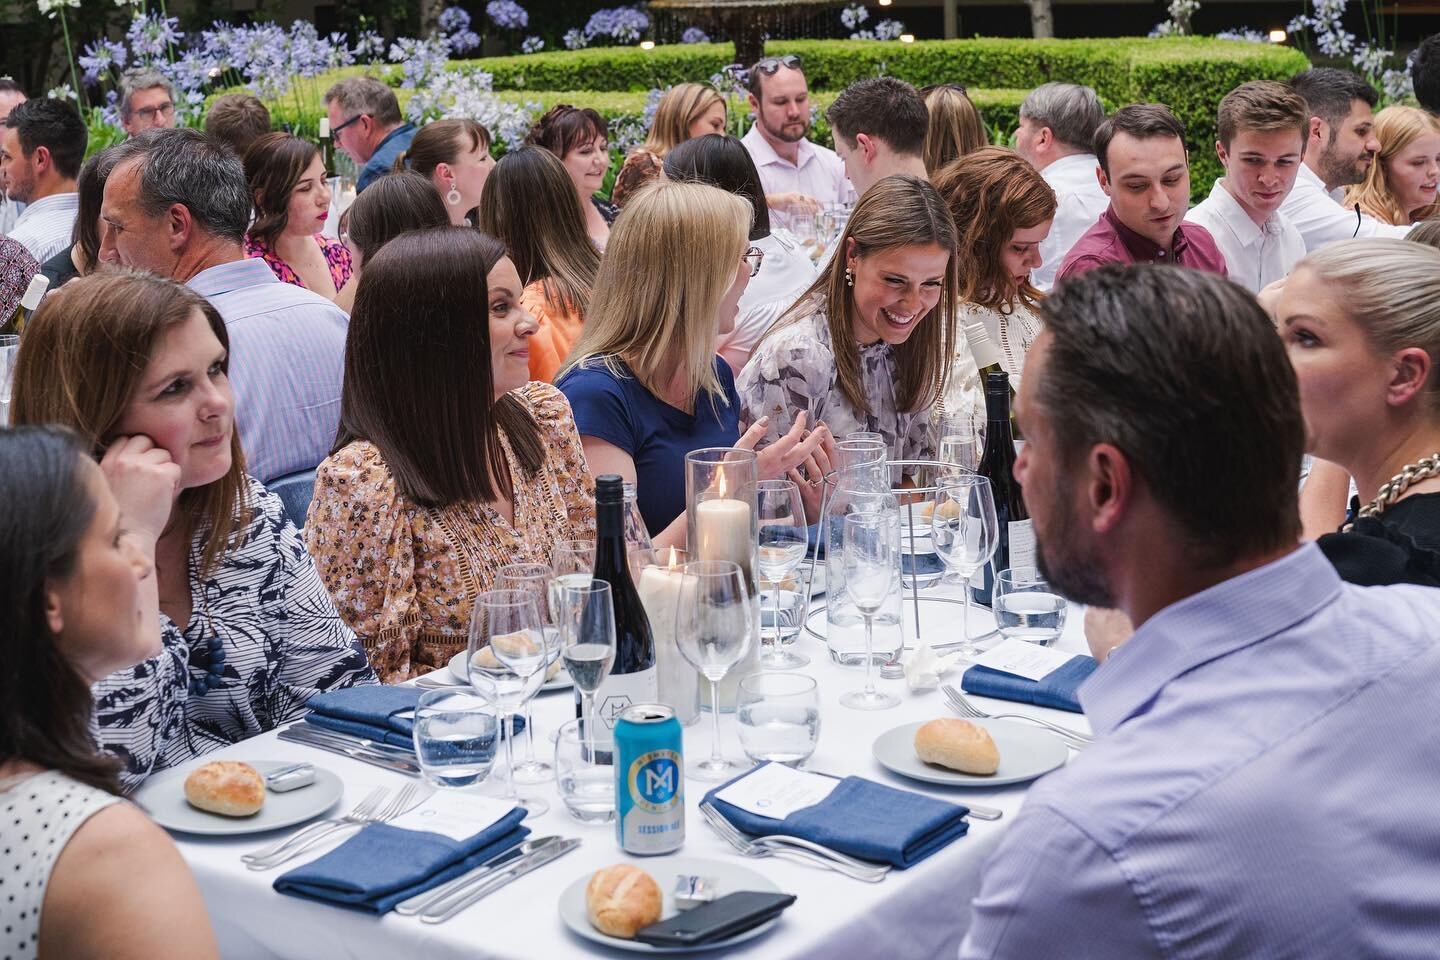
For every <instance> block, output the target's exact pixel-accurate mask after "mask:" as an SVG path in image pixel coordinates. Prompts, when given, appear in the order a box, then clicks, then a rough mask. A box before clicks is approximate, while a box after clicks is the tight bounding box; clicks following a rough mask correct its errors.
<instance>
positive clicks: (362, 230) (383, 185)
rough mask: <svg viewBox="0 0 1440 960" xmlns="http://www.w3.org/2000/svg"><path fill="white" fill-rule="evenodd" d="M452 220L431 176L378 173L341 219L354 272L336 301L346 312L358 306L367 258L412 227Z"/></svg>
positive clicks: (411, 173) (423, 227) (410, 173)
mask: <svg viewBox="0 0 1440 960" xmlns="http://www.w3.org/2000/svg"><path fill="white" fill-rule="evenodd" d="M449 222H450V215H449V214H448V213H447V212H446V210H445V203H444V201H442V200H441V199H440V195H439V194H437V193H436V192H435V188H434V186H433V185H432V184H431V182H430V181H429V180H426V179H425V178H424V177H422V176H420V174H418V173H413V172H411V171H409V170H406V171H404V172H401V173H387V174H385V175H384V176H383V177H376V178H375V179H374V180H373V181H371V183H370V186H368V187H366V188H365V191H364V192H363V193H361V194H360V195H359V196H358V197H356V198H355V202H354V203H352V204H351V205H350V209H348V210H346V211H345V215H344V217H342V219H341V230H340V238H341V239H342V240H343V241H344V242H345V249H347V250H349V251H350V263H351V266H352V269H353V271H354V272H353V274H352V275H351V277H350V282H349V283H347V284H345V289H344V290H341V291H340V296H338V297H336V298H335V303H336V305H337V306H339V307H340V309H342V310H344V311H345V312H346V313H351V312H352V311H353V309H354V307H355V291H356V290H357V289H359V287H360V274H361V271H362V270H363V268H364V266H365V261H366V260H369V259H370V258H371V257H373V256H375V254H377V253H379V252H380V248H381V247H383V246H385V244H387V243H389V242H390V241H391V240H393V239H395V238H396V237H398V236H400V234H402V233H406V232H408V231H410V230H428V229H430V228H432V227H443V226H445V225H446V224H448V223H449Z"/></svg>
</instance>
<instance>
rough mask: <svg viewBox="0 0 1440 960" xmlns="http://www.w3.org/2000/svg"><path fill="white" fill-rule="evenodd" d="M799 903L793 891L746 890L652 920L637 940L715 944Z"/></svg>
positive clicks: (677, 944)
mask: <svg viewBox="0 0 1440 960" xmlns="http://www.w3.org/2000/svg"><path fill="white" fill-rule="evenodd" d="M794 902H795V895H794V894H791V893H761V892H758V891H754V890H742V891H738V892H736V893H731V894H727V895H725V896H723V897H721V898H720V899H718V900H714V901H711V902H710V903H707V904H705V905H704V906H701V907H696V908H695V909H694V910H687V911H685V912H684V913H680V914H677V915H676V916H673V917H671V918H670V919H669V920H661V921H660V922H659V923H652V924H650V926H648V927H645V928H644V929H643V930H640V931H639V932H638V933H636V934H635V939H636V940H639V941H640V942H641V943H648V944H650V945H651V946H654V947H690V946H694V945H696V944H700V943H713V942H714V941H716V940H724V939H726V938H728V937H733V936H735V935H736V934H737V933H744V932H745V931H746V930H749V929H750V928H751V927H758V926H759V925H760V924H762V923H764V922H765V921H767V920H770V919H772V918H774V917H776V916H779V915H780V912H781V911H782V910H784V909H785V908H786V907H788V906H790V904H792V903H794Z"/></svg>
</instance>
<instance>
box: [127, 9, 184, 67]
mask: <svg viewBox="0 0 1440 960" xmlns="http://www.w3.org/2000/svg"><path fill="white" fill-rule="evenodd" d="M179 26H180V21H179V19H177V18H176V17H162V16H160V15H159V14H158V13H146V14H142V15H141V16H138V17H136V18H135V19H134V20H132V21H131V22H130V29H128V30H126V31H125V39H126V41H127V42H128V43H129V44H130V51H131V52H132V53H133V54H135V58H136V60H139V61H146V62H155V61H158V60H160V59H162V58H166V57H167V56H168V51H169V49H170V47H172V46H176V45H178V44H179V43H180V40H181V38H182V37H184V36H185V34H183V33H181V32H180V30H179V29H178V28H179Z"/></svg>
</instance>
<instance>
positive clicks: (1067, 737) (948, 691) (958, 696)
mask: <svg viewBox="0 0 1440 960" xmlns="http://www.w3.org/2000/svg"><path fill="white" fill-rule="evenodd" d="M940 689H941V691H942V692H943V693H944V694H945V700H946V701H947V702H948V703H949V704H950V706H951V708H952V709H954V711H955V712H956V713H958V714H960V716H962V717H965V718H966V719H969V720H1028V721H1030V722H1031V723H1038V724H1039V725H1040V726H1042V727H1044V728H1045V729H1047V730H1049V731H1050V732H1051V733H1054V734H1056V735H1058V736H1059V737H1060V739H1062V740H1064V741H1065V743H1066V745H1067V746H1069V747H1070V749H1071V750H1084V749H1085V748H1086V747H1088V746H1091V745H1092V744H1094V742H1095V738H1094V737H1093V736H1091V735H1090V734H1088V733H1081V732H1080V731H1079V730H1071V729H1070V728H1069V727H1062V726H1061V725H1060V724H1058V723H1051V722H1050V721H1049V720H1042V719H1040V718H1039V717H1032V716H1029V715H1028V714H1023V713H986V712H985V711H984V710H981V709H980V708H979V707H977V706H975V704H974V703H972V702H971V701H970V700H968V699H967V698H966V697H965V695H964V694H962V693H961V692H960V691H959V690H956V689H955V688H954V687H952V686H951V685H950V684H948V683H946V684H942V685H941V687H940Z"/></svg>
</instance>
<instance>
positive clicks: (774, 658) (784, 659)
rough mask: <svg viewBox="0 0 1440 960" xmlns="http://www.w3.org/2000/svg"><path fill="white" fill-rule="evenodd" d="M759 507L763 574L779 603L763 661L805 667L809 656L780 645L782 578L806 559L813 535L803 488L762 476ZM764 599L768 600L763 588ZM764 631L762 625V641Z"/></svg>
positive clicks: (775, 665) (757, 496)
mask: <svg viewBox="0 0 1440 960" xmlns="http://www.w3.org/2000/svg"><path fill="white" fill-rule="evenodd" d="M755 509H756V510H757V511H759V513H758V519H759V521H760V534H759V536H760V540H759V553H758V555H759V558H760V559H759V563H760V576H762V577H764V578H765V579H766V580H769V581H770V583H771V590H770V595H771V598H772V599H773V600H774V603H775V616H774V618H773V619H772V620H771V627H772V629H771V630H770V641H771V642H770V650H769V652H768V653H766V654H764V655H763V656H762V657H761V658H760V662H761V663H763V664H765V665H766V666H767V667H772V668H774V669H778V670H789V669H791V668H794V667H803V666H804V665H805V664H807V663H809V662H810V659H809V658H808V657H803V656H801V655H799V654H797V653H793V652H791V651H789V650H782V649H781V647H780V582H781V581H782V580H785V579H787V578H788V577H789V576H790V575H791V574H793V573H794V572H795V568H796V567H798V566H799V565H800V562H801V561H802V560H804V559H805V546H806V543H807V542H808V537H809V529H808V528H807V527H806V525H805V504H804V502H803V501H801V499H800V488H799V487H798V486H796V484H795V483H794V481H791V480H761V481H760V482H759V483H757V484H755ZM761 601H762V602H763V601H764V593H763V592H762V593H761ZM762 620H763V614H762ZM764 633H765V631H764V630H763V629H762V631H761V640H762V642H763V640H764Z"/></svg>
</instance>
